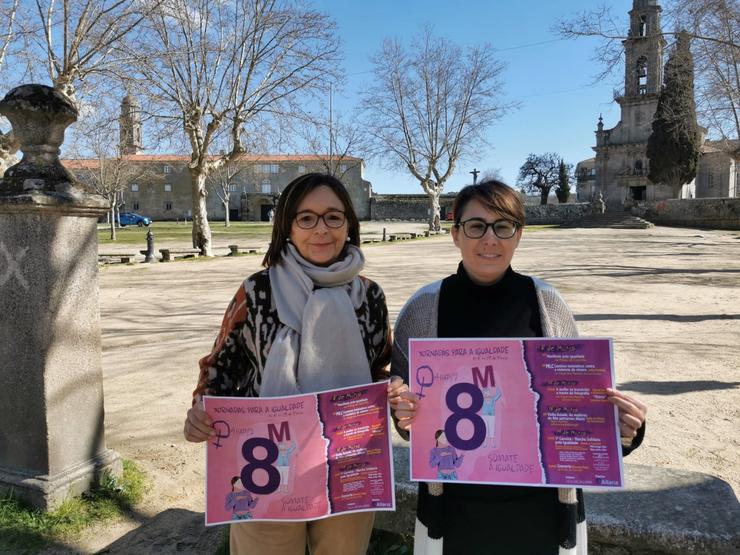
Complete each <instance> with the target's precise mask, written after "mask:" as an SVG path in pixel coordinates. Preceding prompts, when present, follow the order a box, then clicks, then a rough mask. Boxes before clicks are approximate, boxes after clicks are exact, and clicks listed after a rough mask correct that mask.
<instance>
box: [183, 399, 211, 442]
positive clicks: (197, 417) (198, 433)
mask: <svg viewBox="0 0 740 555" xmlns="http://www.w3.org/2000/svg"><path fill="white" fill-rule="evenodd" d="M183 434H184V435H185V439H187V440H188V441H192V442H193V443H200V442H201V441H207V440H208V439H210V438H211V437H213V436H215V435H216V431H215V430H214V429H213V421H212V420H211V418H210V417H209V416H208V415H207V414H206V412H205V411H204V410H203V409H202V408H201V404H200V401H196V403H195V404H194V405H193V406H192V407H190V410H189V411H188V415H187V417H186V418H185V428H184V429H183Z"/></svg>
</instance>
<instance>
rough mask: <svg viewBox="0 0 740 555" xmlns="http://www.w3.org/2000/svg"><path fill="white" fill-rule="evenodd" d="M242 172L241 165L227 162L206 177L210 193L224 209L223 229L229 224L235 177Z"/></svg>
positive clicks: (242, 167)
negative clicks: (214, 195) (213, 194)
mask: <svg viewBox="0 0 740 555" xmlns="http://www.w3.org/2000/svg"><path fill="white" fill-rule="evenodd" d="M242 170H244V166H243V165H242V166H240V165H238V164H236V163H234V162H229V163H227V164H223V165H222V166H219V167H218V168H216V169H214V170H213V172H211V174H210V175H209V176H208V183H209V185H210V189H211V191H213V192H214V193H215V194H216V196H217V197H218V199H219V200H220V201H221V204H222V205H223V207H224V214H225V217H224V227H229V225H230V224H231V222H230V219H229V204H230V201H231V193H232V192H234V191H233V189H234V186H235V185H236V183H237V176H239V174H241V173H242Z"/></svg>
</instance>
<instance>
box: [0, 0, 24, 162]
mask: <svg viewBox="0 0 740 555" xmlns="http://www.w3.org/2000/svg"><path fill="white" fill-rule="evenodd" d="M18 4H19V0H10V1H8V0H0V19H2V20H3V21H4V22H5V23H4V25H3V28H2V31H1V32H2V35H0V72H2V70H3V69H4V66H5V60H6V56H7V54H8V48H9V47H10V45H11V44H12V43H13V41H14V40H15V37H16V35H17V27H16V17H17V15H18ZM18 147H19V145H18V142H17V141H16V140H15V138H14V137H13V135H12V133H11V132H9V133H3V132H2V131H0V177H2V176H3V175H4V174H5V170H6V169H8V168H9V167H10V166H11V165H13V164H15V163H16V162H17V159H16V157H15V153H16V152H17V151H18Z"/></svg>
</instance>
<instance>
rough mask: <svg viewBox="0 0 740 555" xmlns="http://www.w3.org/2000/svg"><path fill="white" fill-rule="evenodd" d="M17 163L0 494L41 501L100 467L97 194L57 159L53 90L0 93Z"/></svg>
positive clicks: (5, 269)
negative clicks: (15, 141)
mask: <svg viewBox="0 0 740 555" xmlns="http://www.w3.org/2000/svg"><path fill="white" fill-rule="evenodd" d="M0 113H1V114H3V115H4V116H5V117H7V118H8V119H9V120H10V122H11V124H12V126H13V132H14V134H15V136H16V137H17V138H18V140H19V142H20V144H21V147H20V148H21V151H22V152H23V159H22V160H21V161H20V162H19V163H18V164H16V165H15V166H12V167H11V168H9V169H8V170H7V172H6V173H5V176H4V178H3V179H1V180H0V399H1V400H2V401H1V402H0V494H4V493H5V492H7V491H8V490H12V492H13V493H14V494H15V495H16V496H18V497H19V498H21V499H23V500H25V501H27V502H30V503H31V504H33V505H35V506H37V507H42V508H45V509H50V508H53V507H55V506H57V505H58V504H59V503H61V502H62V501H63V500H64V498H65V497H67V496H68V495H74V494H78V493H81V492H82V491H85V490H86V489H87V488H88V487H89V486H90V485H91V483H92V482H93V481H95V480H96V479H98V478H99V476H100V474H101V473H102V471H103V470H106V469H108V470H110V471H111V472H113V473H114V474H120V472H121V461H120V458H119V457H118V455H117V454H116V453H114V452H113V451H111V450H109V449H106V447H105V441H104V426H103V420H104V419H103V381H102V371H101V356H100V351H101V346H100V311H99V307H98V267H97V246H98V245H97V220H98V217H100V216H101V215H102V214H105V212H106V203H105V201H104V200H103V199H102V198H101V197H98V196H96V195H89V194H86V193H85V192H83V190H82V189H81V188H80V187H79V186H78V185H77V184H76V183H75V180H74V178H73V177H72V175H71V174H70V173H69V172H68V171H67V170H66V169H65V168H64V167H63V166H62V164H61V163H60V161H59V147H60V145H61V144H62V142H63V140H64V131H65V129H66V127H67V126H68V125H70V124H71V123H72V122H74V121H75V120H76V119H77V110H76V108H75V106H74V105H73V104H72V103H71V102H70V101H69V99H67V98H66V97H65V96H64V95H62V94H60V93H59V92H57V91H54V90H53V89H52V88H50V87H46V86H43V85H22V86H20V87H17V88H15V89H13V90H12V91H10V92H9V93H8V94H7V95H6V96H5V98H4V99H3V100H2V101H0Z"/></svg>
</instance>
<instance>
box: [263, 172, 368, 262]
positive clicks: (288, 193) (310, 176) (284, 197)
mask: <svg viewBox="0 0 740 555" xmlns="http://www.w3.org/2000/svg"><path fill="white" fill-rule="evenodd" d="M322 185H325V186H326V187H329V188H330V189H331V190H332V191H334V194H336V195H337V196H338V197H339V200H340V201H342V205H343V206H344V215H345V217H346V218H347V231H348V235H349V240H348V241H347V242H348V243H350V244H351V245H355V246H356V247H359V246H360V221H359V220H358V219H357V213H356V212H355V208H354V206H352V199H351V198H350V196H349V193H348V192H347V188H346V187H345V186H344V184H343V183H342V182H341V181H339V180H338V179H337V178H336V177H334V176H333V175H328V174H323V173H307V174H304V175H302V176H300V177H297V178H295V179H294V180H293V181H291V182H290V183H289V184H288V186H287V187H286V188H285V189H284V190H283V192H282V194H281V195H280V198H279V199H278V203H277V207H276V208H275V215H274V217H273V221H272V238H271V239H270V246H269V247H268V249H267V254H265V258H264V259H263V260H262V265H263V266H264V267H265V268H269V267H270V266H274V265H275V264H279V263H280V260H281V258H282V256H283V250H284V249H285V246H286V245H287V244H288V239H289V238H290V231H291V228H292V227H293V220H294V219H295V215H296V213H297V212H298V205H299V204H300V203H301V201H302V200H303V199H304V198H306V195H308V194H309V193H310V192H311V191H313V190H314V189H316V188H317V187H321V186H322Z"/></svg>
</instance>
